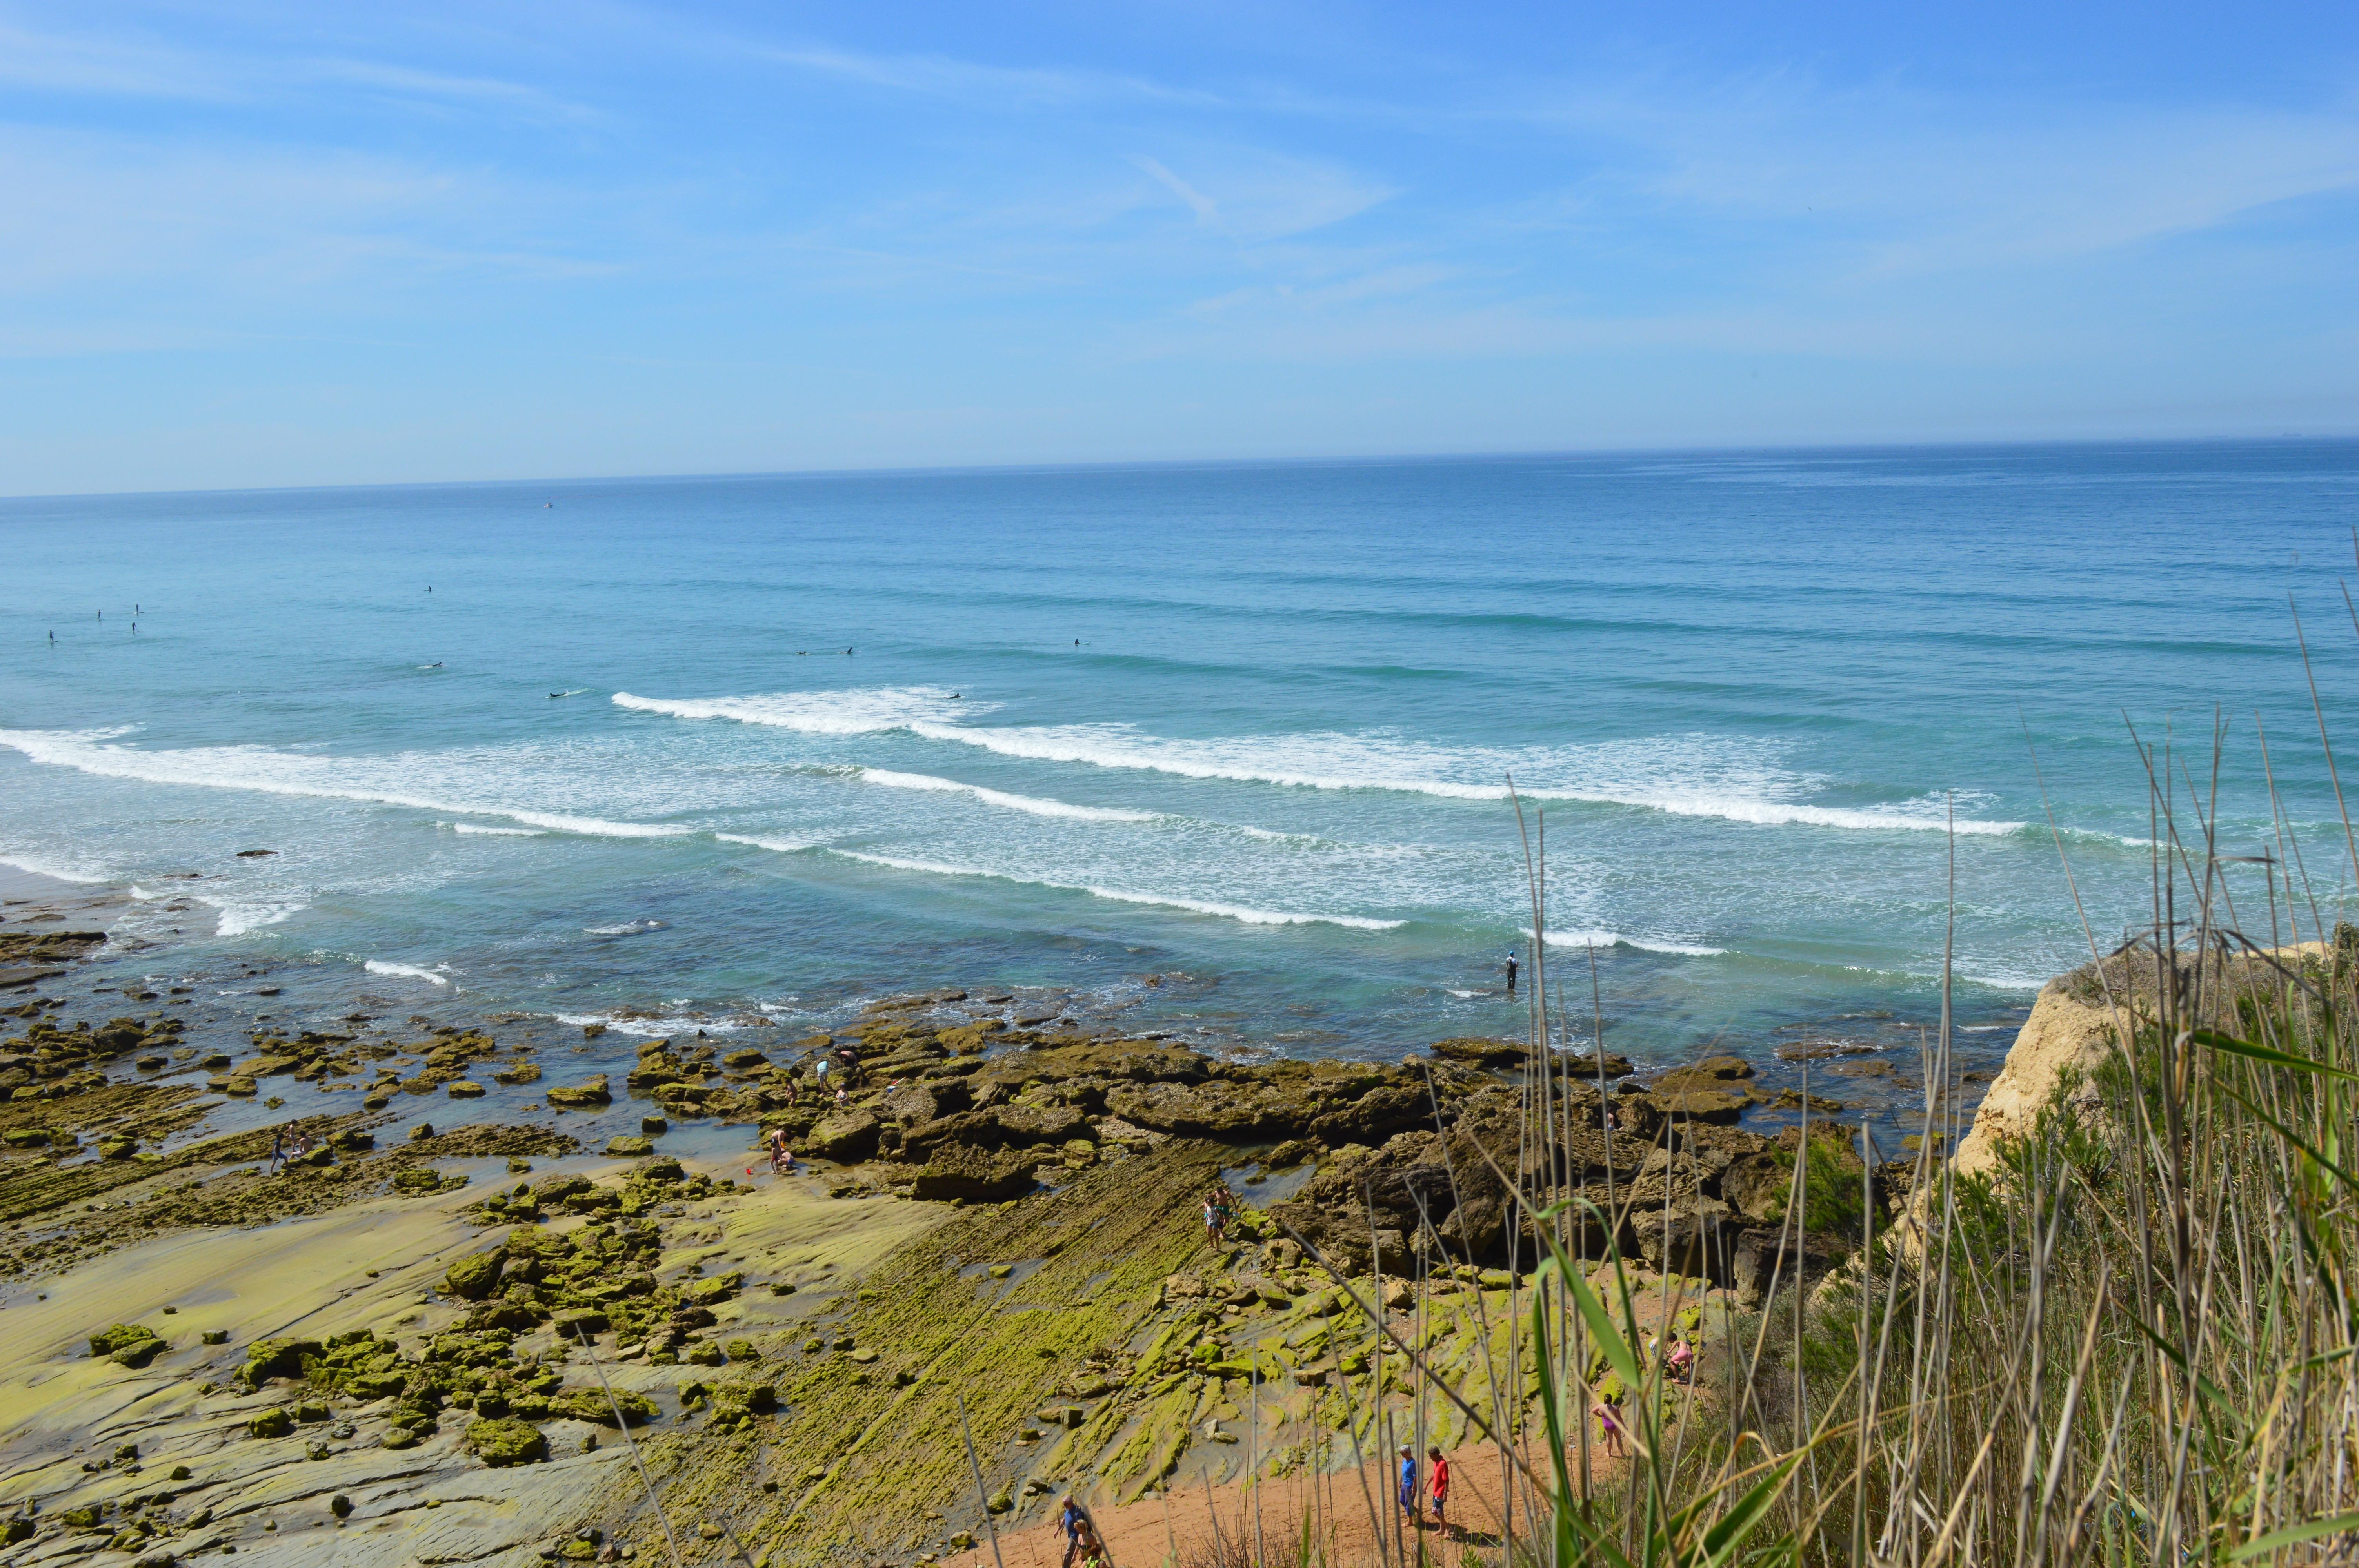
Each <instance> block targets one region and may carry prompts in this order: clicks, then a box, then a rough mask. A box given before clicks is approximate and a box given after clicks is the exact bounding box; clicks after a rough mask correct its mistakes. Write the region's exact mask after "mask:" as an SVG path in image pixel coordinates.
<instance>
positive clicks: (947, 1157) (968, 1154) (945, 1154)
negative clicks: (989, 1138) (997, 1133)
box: [911, 1143, 1035, 1203]
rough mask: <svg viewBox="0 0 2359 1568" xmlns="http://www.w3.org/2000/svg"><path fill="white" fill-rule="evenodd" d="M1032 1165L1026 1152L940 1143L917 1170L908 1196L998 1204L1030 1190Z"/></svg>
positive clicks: (1032, 1161) (939, 1200) (929, 1199)
mask: <svg viewBox="0 0 2359 1568" xmlns="http://www.w3.org/2000/svg"><path fill="white" fill-rule="evenodd" d="M1034 1164H1035V1162H1034V1160H1033V1159H1032V1157H1031V1156H1030V1155H1029V1154H1028V1153H1018V1152H1009V1151H1006V1150H991V1149H979V1148H977V1147H975V1146H974V1145H973V1144H971V1143H944V1144H942V1145H940V1147H938V1148H937V1149H935V1150H934V1152H933V1156H932V1158H930V1159H929V1160H928V1161H927V1162H926V1165H925V1168H924V1169H923V1170H921V1171H919V1173H918V1179H917V1183H916V1184H915V1185H914V1186H913V1187H912V1188H911V1195H912V1196H914V1197H918V1198H921V1199H925V1200H928V1201H931V1202H941V1201H947V1200H950V1199H954V1198H962V1199H964V1200H965V1201H966V1202H968V1203H998V1202H1000V1201H1002V1200H1003V1199H1006V1198H1012V1197H1016V1196H1017V1195H1021V1194H1023V1193H1027V1192H1029V1191H1030V1190H1031V1188H1032V1169H1033V1165H1034Z"/></svg>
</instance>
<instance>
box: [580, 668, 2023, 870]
mask: <svg viewBox="0 0 2359 1568" xmlns="http://www.w3.org/2000/svg"><path fill="white" fill-rule="evenodd" d="M950 695H951V694H949V693H947V692H944V691H942V690H941V689H940V687H869V688H854V689H845V690H836V691H825V692H789V693H778V694H775V695H768V696H752V697H708V698H696V699H688V700H669V699H663V698H656V697H633V696H631V695H630V694H629V693H627V692H617V693H616V694H615V696H614V701H615V702H617V703H619V704H621V705H622V706H623V707H625V708H636V709H640V710H643V711H646V712H650V713H664V714H669V715H672V716H674V717H676V718H682V719H734V720H736V721H737V722H740V723H745V724H765V725H774V726H778V727H781V728H785V729H788V730H799V731H801V732H804V733H807V734H825V735H853V734H868V733H872V732H875V731H877V730H907V731H908V732H909V733H910V734H913V735H918V736H920V737H922V738H924V739H926V740H929V741H950V742H954V743H956V744H958V745H962V746H975V747H979V748H981V749H983V750H984V751H987V752H994V753H996V754H997V755H1000V756H1005V757H1016V758H1019V759H1022V760H1025V761H1027V762H1067V763H1079V764H1082V765H1086V766H1090V767H1100V768H1126V769H1137V770H1143V771H1147V772H1154V773H1168V774H1172V775H1175V776H1177V777H1180V778H1190V779H1222V780H1229V781H1234V782H1236V783H1241V784H1279V785H1286V786H1291V787H1299V788H1306V789H1325V790H1388V791H1394V792H1397V793H1406V794H1416V795H1434V796H1438V797H1440V798H1443V799H1451V800H1505V799H1506V798H1507V796H1508V794H1509V790H1508V786H1507V782H1506V781H1507V779H1508V778H1509V777H1511V776H1512V777H1513V778H1515V779H1516V780H1517V789H1518V790H1519V792H1520V793H1521V794H1523V795H1527V796H1528V797H1530V798H1532V799H1536V800H1562V801H1573V802H1580V803H1582V804H1587V805H1598V806H1632V807H1636V808H1639V809H1643V810H1651V811H1661V812H1667V813H1669V814H1671V815H1673V816H1710V817H1718V818H1721V819H1723V820H1725V821H1730V822H1742V823H1748V824H1752V825H1756V826H1760V827H1780V826H1787V825H1800V826H1808V827H1834V828H1843V829H1849V830H1856V831H1867V832H1940V831H1941V830H1943V829H1945V828H1948V827H1952V826H1954V827H1955V828H1956V830H1957V831H1958V832H1959V833H1961V834H1971V835H1978V836H2003V835H2006V834H2010V833H2016V832H2020V831H2021V830H2022V829H2023V827H2024V826H2025V825H2024V824H2023V823H2021V822H2004V821H1992V820H1986V819H1984V818H1980V817H1961V818H1959V819H1958V820H1957V822H1956V823H1955V824H1951V822H1949V821H1948V820H1947V817H1946V812H1945V807H1944V806H1943V803H1942V802H1941V800H1940V797H1939V796H1935V795H1927V796H1922V797H1920V798H1919V799H1916V800H1911V801H1901V802H1895V803H1893V804H1891V805H1887V806H1872V807H1864V808H1863V807H1853V806H1812V805H1810V804H1807V803H1805V802H1803V801H1801V800H1799V799H1797V798H1795V797H1796V796H1798V795H1802V794H1804V793H1807V792H1808V791H1810V790H1813V789H1816V788H1820V787H1822V786H1823V784H1824V783H1825V782H1826V781H1824V780H1823V779H1820V778H1817V777H1814V776H1811V775H1806V774H1798V773H1792V772H1790V771H1788V770H1787V769H1785V768H1783V767H1781V766H1779V765H1777V761H1776V757H1777V752H1778V750H1779V748H1778V746H1777V744H1776V743H1775V742H1767V741H1745V740H1737V739H1734V738H1731V737H1725V736H1711V735H1672V736H1656V737H1650V738H1647V739H1645V740H1638V741H1604V742H1600V743H1596V744H1592V745H1582V746H1558V747H1527V748H1521V749H1509V748H1500V747H1486V746H1458V747H1452V746H1439V745H1434V744H1432V743H1430V742H1427V741H1416V740H1411V739H1408V738H1405V737H1403V736H1400V735H1397V734H1395V733H1393V732H1390V731H1386V730H1376V731H1367V732H1362V733H1357V734H1346V733H1342V732H1337V731H1328V732H1323V733H1317V734H1308V735H1269V736H1227V737H1213V738H1211V739H1204V740H1175V739H1171V738H1169V737H1165V736H1158V735H1150V734H1147V733H1146V732H1144V731H1142V730H1139V729H1137V728H1136V726H1134V725H1129V724H1055V725H1008V726H1004V727H998V728H988V727H981V726H977V725H974V724H972V723H967V722H962V720H966V719H973V717H974V716H975V714H976V713H977V712H978V711H982V710H983V709H982V708H981V705H962V704H957V703H953V702H951V701H950V700H949V697H950Z"/></svg>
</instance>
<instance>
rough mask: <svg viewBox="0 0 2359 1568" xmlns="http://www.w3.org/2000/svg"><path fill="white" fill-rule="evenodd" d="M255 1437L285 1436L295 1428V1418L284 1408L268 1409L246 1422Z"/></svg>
mask: <svg viewBox="0 0 2359 1568" xmlns="http://www.w3.org/2000/svg"><path fill="white" fill-rule="evenodd" d="M245 1430H246V1433H247V1434H248V1435H249V1436H253V1437H284V1436H286V1435H287V1434H288V1433H290V1432H292V1431H294V1430H295V1418H294V1417H293V1416H291V1415H288V1413H287V1412H286V1411H283V1410H266V1411H263V1412H262V1413H261V1414H260V1415H257V1416H255V1417H254V1418H253V1419H252V1420H250V1421H248V1422H246V1423H245Z"/></svg>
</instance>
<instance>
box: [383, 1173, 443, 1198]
mask: <svg viewBox="0 0 2359 1568" xmlns="http://www.w3.org/2000/svg"><path fill="white" fill-rule="evenodd" d="M393 1190H394V1191H395V1192H397V1193H399V1194H401V1195H403V1196H404V1197H423V1196H425V1195H427V1194H429V1193H439V1192H440V1191H441V1190H442V1178H441V1176H440V1175H439V1174H438V1173H435V1172H432V1171H429V1170H427V1169H426V1168H425V1167H423V1166H420V1165H412V1166H411V1167H409V1169H408V1170H406V1171H396V1172H395V1173H393Z"/></svg>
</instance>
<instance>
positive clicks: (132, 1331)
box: [90, 1323, 170, 1367]
mask: <svg viewBox="0 0 2359 1568" xmlns="http://www.w3.org/2000/svg"><path fill="white" fill-rule="evenodd" d="M169 1348H170V1346H168V1345H166V1344H165V1343H164V1340H163V1337H162V1336H160V1335H158V1333H157V1332H156V1331H155V1330H154V1329H152V1328H149V1327H147V1325H145V1324H137V1323H118V1324H116V1325H114V1327H113V1328H110V1329H108V1330H107V1331H106V1332H105V1333H103V1334H93V1335H92V1336H90V1353H91V1354H92V1356H103V1357H106V1358H107V1359H108V1360H110V1361H112V1362H114V1364H115V1365H116V1366H118V1367H145V1366H146V1365H147V1363H148V1362H150V1361H152V1360H154V1359H155V1358H156V1357H157V1356H158V1354H159V1353H160V1352H162V1351H165V1350H168V1349H169Z"/></svg>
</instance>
